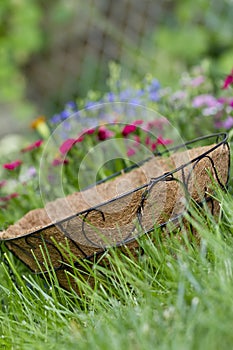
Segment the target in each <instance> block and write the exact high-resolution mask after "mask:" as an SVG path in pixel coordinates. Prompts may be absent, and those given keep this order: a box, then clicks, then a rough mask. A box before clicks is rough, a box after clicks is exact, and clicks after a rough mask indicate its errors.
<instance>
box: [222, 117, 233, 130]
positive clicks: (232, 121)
mask: <svg viewBox="0 0 233 350" xmlns="http://www.w3.org/2000/svg"><path fill="white" fill-rule="evenodd" d="M222 126H223V127H224V128H226V129H230V128H232V127H233V117H231V116H230V115H229V116H228V117H227V119H226V120H224V121H223V123H222Z"/></svg>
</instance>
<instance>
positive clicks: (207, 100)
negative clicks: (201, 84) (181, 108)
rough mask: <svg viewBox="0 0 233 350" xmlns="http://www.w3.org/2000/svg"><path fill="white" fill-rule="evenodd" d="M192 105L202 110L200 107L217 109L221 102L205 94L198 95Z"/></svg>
mask: <svg viewBox="0 0 233 350" xmlns="http://www.w3.org/2000/svg"><path fill="white" fill-rule="evenodd" d="M192 105H193V107H195V108H200V107H204V106H207V107H217V106H219V101H218V100H217V99H216V98H214V97H213V96H212V95H208V94H203V95H198V96H196V97H194V99H193V101H192Z"/></svg>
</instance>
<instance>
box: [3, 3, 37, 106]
mask: <svg viewBox="0 0 233 350" xmlns="http://www.w3.org/2000/svg"><path fill="white" fill-rule="evenodd" d="M40 19H41V11H40V9H39V7H38V5H37V3H36V1H34V0H33V1H30V0H22V1H8V0H2V1H1V3H0V102H1V103H15V104H16V105H17V104H20V105H21V107H22V102H24V103H25V100H24V98H25V89H26V81H25V77H24V75H23V73H22V66H23V65H24V64H25V63H27V61H28V59H29V58H30V56H31V54H32V53H35V52H37V51H38V50H39V48H40V47H41V44H42V38H41V32H40Z"/></svg>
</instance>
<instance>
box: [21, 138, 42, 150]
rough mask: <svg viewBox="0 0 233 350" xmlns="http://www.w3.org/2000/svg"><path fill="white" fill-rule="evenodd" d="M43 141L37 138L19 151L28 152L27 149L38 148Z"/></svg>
mask: <svg viewBox="0 0 233 350" xmlns="http://www.w3.org/2000/svg"><path fill="white" fill-rule="evenodd" d="M42 143H43V140H37V141H35V142H33V143H31V144H30V145H28V146H27V147H25V148H23V149H22V150H21V152H28V151H33V150H34V149H36V148H39V147H40V146H41V145H42Z"/></svg>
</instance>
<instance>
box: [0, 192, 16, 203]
mask: <svg viewBox="0 0 233 350" xmlns="http://www.w3.org/2000/svg"><path fill="white" fill-rule="evenodd" d="M18 196H19V194H18V193H16V192H14V193H11V194H8V195H7V196H3V197H0V201H1V202H8V201H9V200H11V199H13V198H16V197H18Z"/></svg>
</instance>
